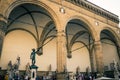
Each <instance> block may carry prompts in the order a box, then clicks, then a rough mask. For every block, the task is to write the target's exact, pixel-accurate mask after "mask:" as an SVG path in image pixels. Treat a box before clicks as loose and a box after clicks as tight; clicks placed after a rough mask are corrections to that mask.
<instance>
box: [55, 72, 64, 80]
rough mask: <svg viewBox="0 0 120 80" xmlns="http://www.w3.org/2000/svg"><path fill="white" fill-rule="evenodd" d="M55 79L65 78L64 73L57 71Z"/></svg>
mask: <svg viewBox="0 0 120 80" xmlns="http://www.w3.org/2000/svg"><path fill="white" fill-rule="evenodd" d="M57 80H66V74H64V73H58V74H57Z"/></svg>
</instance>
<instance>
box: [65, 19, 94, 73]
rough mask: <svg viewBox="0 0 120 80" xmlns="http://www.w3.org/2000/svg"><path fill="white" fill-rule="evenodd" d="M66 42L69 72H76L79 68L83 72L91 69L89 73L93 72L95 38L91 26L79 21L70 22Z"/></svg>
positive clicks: (67, 27)
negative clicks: (92, 51) (92, 50)
mask: <svg viewBox="0 0 120 80" xmlns="http://www.w3.org/2000/svg"><path fill="white" fill-rule="evenodd" d="M66 40H67V45H66V46H67V56H68V58H67V68H68V70H69V71H72V72H76V69H77V67H79V68H80V71H81V72H86V70H87V69H88V67H89V71H92V70H91V68H92V67H93V64H92V63H93V60H92V58H91V57H92V56H93V55H92V53H91V49H92V46H93V38H92V35H91V32H90V31H89V26H88V25H87V24H86V23H85V22H83V21H81V20H79V19H73V20H70V21H69V22H68V23H67V26H66Z"/></svg>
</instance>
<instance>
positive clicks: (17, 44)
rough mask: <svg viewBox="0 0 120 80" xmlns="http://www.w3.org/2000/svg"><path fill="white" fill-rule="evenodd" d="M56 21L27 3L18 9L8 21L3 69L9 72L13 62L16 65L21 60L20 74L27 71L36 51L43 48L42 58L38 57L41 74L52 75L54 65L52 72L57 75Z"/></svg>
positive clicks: (14, 10) (39, 8) (2, 58)
mask: <svg viewBox="0 0 120 80" xmlns="http://www.w3.org/2000/svg"><path fill="white" fill-rule="evenodd" d="M53 21H54V20H53V19H52V17H51V14H50V13H49V12H48V11H47V10H46V9H44V8H43V7H41V6H38V5H34V4H29V3H25V4H21V5H19V6H17V7H15V8H14V9H13V10H12V12H11V13H10V15H9V18H8V24H7V30H6V36H5V41H4V44H3V50H2V55H1V64H0V66H1V67H2V68H3V69H6V68H7V64H8V62H9V61H10V60H11V61H12V63H13V64H14V63H15V61H16V58H17V56H19V57H20V58H21V65H20V70H25V66H26V65H27V63H28V62H29V63H31V60H30V54H31V52H32V49H33V48H35V49H37V48H40V51H41V52H39V53H38V55H40V56H38V55H37V56H36V61H37V62H36V65H37V66H38V67H39V69H38V71H48V67H49V65H53V66H52V71H55V70H56V26H55V23H54V22H53ZM11 45H12V47H11ZM51 47H52V48H51ZM8 57H9V58H8ZM13 57H14V58H13ZM3 60H5V62H2V61H3ZM43 61H44V62H43Z"/></svg>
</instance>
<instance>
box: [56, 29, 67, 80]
mask: <svg viewBox="0 0 120 80" xmlns="http://www.w3.org/2000/svg"><path fill="white" fill-rule="evenodd" d="M65 66H66V37H65V32H64V30H61V31H58V32H57V72H58V74H57V80H64V79H65V75H64V74H63V72H64V68H65Z"/></svg>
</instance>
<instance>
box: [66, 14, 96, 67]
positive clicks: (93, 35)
mask: <svg viewBox="0 0 120 80" xmlns="http://www.w3.org/2000/svg"><path fill="white" fill-rule="evenodd" d="M72 20H73V22H74V20H78V21H79V22H80V24H81V26H83V27H82V28H84V30H85V31H84V30H83V31H81V30H80V32H78V33H79V34H77V33H76V37H73V38H75V39H76V38H77V37H78V36H80V35H82V34H83V33H85V34H86V33H87V34H88V35H90V38H91V39H92V40H91V42H93V43H92V45H93V44H94V40H95V39H96V34H97V32H96V31H95V29H94V26H92V23H90V21H88V20H87V19H86V18H84V17H82V16H78V15H75V16H72V17H69V18H68V19H67V21H66V27H65V30H66V28H67V24H68V23H69V22H72ZM79 22H76V23H79ZM78 25H79V24H78ZM86 30H87V31H86ZM66 33H67V31H66ZM66 36H67V34H66ZM74 36H75V35H74ZM73 38H72V39H73ZM88 40H89V39H88ZM73 41H74V39H73ZM88 43H89V42H88ZM67 44H71V42H68V43H67ZM73 44H74V42H73ZM86 44H87V43H86ZM68 46H71V45H68ZM87 46H88V44H87ZM71 47H72V46H71ZM89 50H90V48H89V49H88V53H89ZM67 51H68V52H67V53H68V55H67V56H68V58H71V57H72V55H71V52H72V51H71V50H70V48H69V47H67ZM90 52H91V51H90ZM91 58H92V57H91V56H90V55H89V61H90V67H91V68H92V66H91V65H93V64H91V63H93V62H91V61H92V60H91Z"/></svg>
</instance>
